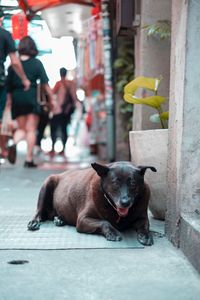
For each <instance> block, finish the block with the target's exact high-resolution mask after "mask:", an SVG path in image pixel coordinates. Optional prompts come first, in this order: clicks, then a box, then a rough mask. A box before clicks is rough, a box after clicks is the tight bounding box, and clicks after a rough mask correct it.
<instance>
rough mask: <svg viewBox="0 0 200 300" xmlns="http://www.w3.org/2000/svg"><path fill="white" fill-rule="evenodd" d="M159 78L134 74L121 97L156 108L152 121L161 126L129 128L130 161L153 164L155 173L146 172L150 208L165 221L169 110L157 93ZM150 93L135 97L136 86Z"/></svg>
mask: <svg viewBox="0 0 200 300" xmlns="http://www.w3.org/2000/svg"><path fill="white" fill-rule="evenodd" d="M160 82H161V78H150V77H143V76H141V77H137V78H135V79H134V80H132V81H131V82H129V83H128V84H127V85H126V86H125V88H124V100H125V101H126V102H128V103H132V104H136V105H137V104H140V105H147V106H150V107H151V108H153V109H155V110H156V113H155V114H153V115H152V116H151V117H150V120H151V121H152V122H160V125H161V129H153V130H140V131H130V132H129V140H130V152H131V160H132V161H133V163H134V164H136V165H145V164H147V165H149V164H152V165H153V166H154V167H156V169H157V173H156V174H155V176H152V175H151V174H149V173H148V172H147V174H146V180H147V182H148V183H149V185H150V189H151V199H150V203H149V209H150V211H151V213H152V214H153V216H154V218H156V219H160V220H164V219H165V210H166V198H167V182H166V176H167V173H166V171H167V144H168V129H167V121H168V116H169V113H168V111H164V110H163V108H162V105H163V104H164V103H165V102H166V100H167V99H166V97H164V96H160V95H158V88H159V85H160ZM141 88H142V89H145V91H146V92H148V93H149V95H148V96H146V97H137V96H136V93H137V91H138V89H141Z"/></svg>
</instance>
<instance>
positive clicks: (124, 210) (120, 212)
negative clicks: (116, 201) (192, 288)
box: [117, 207, 129, 217]
mask: <svg viewBox="0 0 200 300" xmlns="http://www.w3.org/2000/svg"><path fill="white" fill-rule="evenodd" d="M128 210H129V208H121V207H117V213H118V215H119V216H120V217H126V216H127V215H128Z"/></svg>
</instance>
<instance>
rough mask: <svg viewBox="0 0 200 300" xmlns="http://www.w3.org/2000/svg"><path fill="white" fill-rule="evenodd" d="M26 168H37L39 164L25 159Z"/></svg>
mask: <svg viewBox="0 0 200 300" xmlns="http://www.w3.org/2000/svg"><path fill="white" fill-rule="evenodd" d="M24 168H37V165H36V164H35V163H34V162H33V160H32V161H25V162H24Z"/></svg>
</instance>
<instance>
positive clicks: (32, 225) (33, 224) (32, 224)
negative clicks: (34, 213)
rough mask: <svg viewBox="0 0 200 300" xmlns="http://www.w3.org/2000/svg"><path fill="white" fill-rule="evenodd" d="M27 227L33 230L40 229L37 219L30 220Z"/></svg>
mask: <svg viewBox="0 0 200 300" xmlns="http://www.w3.org/2000/svg"><path fill="white" fill-rule="evenodd" d="M27 229H28V230H31V231H34V230H39V229H40V222H39V221H37V220H32V221H30V222H29V223H28V225H27Z"/></svg>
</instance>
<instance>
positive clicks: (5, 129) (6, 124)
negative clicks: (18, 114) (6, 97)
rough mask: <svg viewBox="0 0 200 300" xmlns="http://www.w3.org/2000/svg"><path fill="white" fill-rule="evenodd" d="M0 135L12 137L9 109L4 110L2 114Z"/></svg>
mask: <svg viewBox="0 0 200 300" xmlns="http://www.w3.org/2000/svg"><path fill="white" fill-rule="evenodd" d="M0 135H3V136H7V137H12V135H13V120H12V116H11V110H10V108H5V110H4V112H3V117H2V122H1V127H0Z"/></svg>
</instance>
